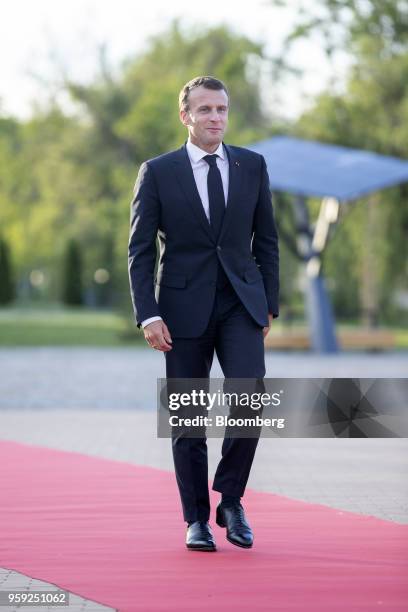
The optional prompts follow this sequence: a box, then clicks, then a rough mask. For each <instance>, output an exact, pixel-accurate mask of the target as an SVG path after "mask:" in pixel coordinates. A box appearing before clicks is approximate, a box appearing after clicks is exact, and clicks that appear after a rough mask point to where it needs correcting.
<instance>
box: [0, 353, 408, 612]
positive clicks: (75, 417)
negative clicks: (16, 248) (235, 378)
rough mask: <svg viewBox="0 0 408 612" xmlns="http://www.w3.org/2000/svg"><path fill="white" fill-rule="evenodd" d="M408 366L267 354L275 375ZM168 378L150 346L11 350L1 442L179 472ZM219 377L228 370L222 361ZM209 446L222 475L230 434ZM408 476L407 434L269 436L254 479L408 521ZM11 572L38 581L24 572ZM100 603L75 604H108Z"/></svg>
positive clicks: (402, 358)
mask: <svg viewBox="0 0 408 612" xmlns="http://www.w3.org/2000/svg"><path fill="white" fill-rule="evenodd" d="M407 372H408V354H391V355H388V356H385V355H373V356H367V355H364V354H343V355H339V356H330V357H327V356H325V357H317V356H313V355H309V354H307V353H304V354H301V353H297V354H290V353H287V354H276V353H268V354H267V376H268V377H271V378H272V377H303V378H307V377H350V378H351V377H352V378H356V377H359V378H366V377H369V378H371V377H390V378H399V377H406V374H407ZM163 376H164V359H163V356H162V355H161V354H159V353H157V352H154V351H150V350H149V349H66V348H64V349H62V348H57V349H55V348H52V349H10V350H8V349H2V350H0V439H3V440H15V441H20V442H23V443H28V444H36V445H42V446H47V447H50V448H56V449H65V450H70V451H75V452H80V453H86V454H91V455H96V456H101V457H107V458H111V459H115V460H119V461H128V462H131V463H136V464H143V465H149V466H152V467H158V468H162V469H167V470H173V464H172V456H171V448H170V440H168V439H158V438H157V436H156V412H155V408H156V379H157V377H163ZM212 376H213V377H220V376H222V374H221V370H220V369H219V365H218V363H215V364H214V367H213V371H212ZM208 447H209V475H210V477H212V476H213V474H214V472H215V468H216V465H217V462H218V459H219V457H220V447H221V440H219V439H218V440H217V439H210V440H208ZM407 473H408V440H405V439H385V438H384V439H353V440H350V439H340V438H339V439H333V438H330V439H271V438H262V439H261V440H260V443H259V447H258V451H257V454H256V457H255V462H254V465H253V469H252V472H251V476H250V480H249V483H248V486H250V487H252V488H253V489H256V490H260V491H267V492H271V493H277V494H280V495H286V496H288V497H291V498H295V499H301V500H304V501H310V502H315V503H322V504H326V505H328V506H331V507H334V508H338V509H344V510H351V511H353V512H358V513H362V514H367V515H374V516H377V517H380V518H383V519H387V520H392V521H397V522H399V523H405V524H408V479H407V477H406V476H407ZM174 494H175V495H178V493H177V489H176V483H175V485H174ZM180 520H182V519H181V518H180ZM4 576H5V573H4V571H3V573H0V578H1V577H3V578H4ZM19 576H20V577H19ZM8 579H9V580H11V579H12V580H14V581H15V584H16V585H18V584H20V585H22V588H30V589H31V590H32V588H33V587H32V586H29V587H27V577H24V576H23V577H21V575H17V574H16V573H13V574H12V575H11V574H10V573H8ZM0 588H2V589H3V590H4V588H5V587H4V585H3V586H1V583H0ZM91 604H92V606H94V605H95V604H93V603H92V602H91V603H89V604H86V606H85V607H82V608H81V607H75V608H71V607H70V608H69V609H75V610H80V609H82V610H89V611H91V610H92V611H93V610H95V611H96V610H99V609H101V610H102V609H103V608H102V607H99V608H98V607H89V606H91ZM75 605H76V606H77V605H78V606H79V605H80V604H79V603H78V602H75ZM81 605H83V606H84V605H85V604H84V602H82V604H81ZM2 609H4V610H6V608H2ZM37 609H38V608H37ZM44 609H45V608H44ZM10 610H14V608H10Z"/></svg>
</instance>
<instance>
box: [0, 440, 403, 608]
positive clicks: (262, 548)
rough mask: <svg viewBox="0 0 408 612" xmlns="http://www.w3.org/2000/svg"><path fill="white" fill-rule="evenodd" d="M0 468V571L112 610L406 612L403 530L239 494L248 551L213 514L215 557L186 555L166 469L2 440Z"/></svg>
mask: <svg viewBox="0 0 408 612" xmlns="http://www.w3.org/2000/svg"><path fill="white" fill-rule="evenodd" d="M0 470H1V471H0V492H1V493H0V494H1V510H0V567H5V568H9V569H14V570H16V571H18V572H21V573H23V574H27V575H29V576H32V577H34V578H37V579H41V580H45V581H48V582H50V583H53V584H56V585H58V586H59V587H61V588H66V589H68V590H70V591H71V592H74V593H77V594H78V595H81V596H83V597H86V598H89V599H92V600H94V601H98V602H100V603H103V604H105V605H107V606H110V607H112V608H116V609H118V610H120V612H132V611H134V610H143V611H144V612H147V611H151V610H155V611H158V610H160V611H162V610H190V609H193V610H206V611H207V612H211V611H214V612H218V611H219V610H225V611H229V610H235V611H236V610H239V611H244V610H245V611H246V612H247V610H248V609H253V610H269V611H270V610H277V611H279V612H280V611H284V610H299V611H300V610H302V611H303V612H305V611H313V612H319V611H324V612H327V611H328V610H330V611H333V610H336V611H341V612H344V611H345V610H352V611H355V610H356V611H357V610H358V611H360V610H361V611H363V610H367V611H370V612H372V611H373V610H383V611H384V612H385V611H386V612H391V611H394V610H401V611H402V610H407V607H408V603H407V602H408V581H407V576H408V526H406V525H398V524H394V523H392V522H387V521H382V520H380V519H376V518H373V517H365V516H361V515H357V514H353V513H350V512H343V513H341V512H339V511H337V510H333V509H331V508H328V507H325V506H322V505H318V504H308V503H304V502H299V501H294V500H291V499H288V498H285V497H281V496H279V495H273V494H269V493H256V492H253V491H249V490H248V491H247V494H246V496H245V508H246V509H247V515H248V517H249V519H250V522H251V525H252V527H253V529H254V534H255V544H254V548H253V549H252V550H243V549H240V548H237V547H234V546H232V545H231V544H229V543H228V542H227V541H226V540H225V538H224V533H225V530H223V529H220V528H218V527H217V526H216V525H215V521H214V520H213V516H214V512H213V514H212V517H211V519H212V521H211V524H212V525H213V531H214V534H215V536H216V539H217V545H218V552H216V553H198V552H191V551H187V550H186V549H185V547H184V537H185V524H184V523H183V521H182V520H181V508H180V504H179V499H178V492H177V488H176V482H175V477H174V474H172V473H170V472H166V471H162V470H157V469H153V468H146V467H138V466H133V465H130V464H127V463H121V462H116V461H109V460H104V459H99V458H95V457H88V456H85V455H81V454H76V453H69V452H60V451H55V450H49V449H45V448H38V447H32V446H26V445H23V444H18V443H14V442H0ZM217 501H218V494H214V497H213V498H212V503H214V504H215V503H216V502H217ZM213 508H214V509H215V505H214V506H213ZM164 519H166V522H164ZM168 525H170V527H171V528H170V529H169V528H168Z"/></svg>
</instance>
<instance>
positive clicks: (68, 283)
mask: <svg viewBox="0 0 408 612" xmlns="http://www.w3.org/2000/svg"><path fill="white" fill-rule="evenodd" d="M62 300H63V302H64V303H65V304H68V305H71V306H79V305H81V304H83V288H82V257H81V252H80V248H79V245H78V243H77V242H76V240H74V239H71V240H69V241H68V243H67V246H66V252H65V257H64V266H63V293H62Z"/></svg>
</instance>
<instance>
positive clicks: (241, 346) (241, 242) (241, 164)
mask: <svg viewBox="0 0 408 612" xmlns="http://www.w3.org/2000/svg"><path fill="white" fill-rule="evenodd" d="M179 107H180V119H181V121H182V123H183V124H184V125H185V126H186V127H187V129H188V132H189V136H188V141H187V142H186V143H185V144H184V145H183V146H182V147H181V148H180V149H177V150H176V151H171V152H170V153H166V154H164V155H160V156H159V157H156V158H154V159H151V160H148V161H146V162H144V163H143V164H142V166H141V167H140V170H139V174H138V177H137V180H136V184H135V190H134V198H133V201H132V205H131V230H130V240H129V278H130V285H131V295H132V302H133V307H134V312H135V318H136V322H137V325H138V327H140V326H142V327H143V330H144V335H145V338H146V341H147V342H148V344H149V345H150V346H151V347H152V348H153V349H156V350H159V351H163V352H164V355H165V360H166V377H167V379H173V378H184V379H197V378H198V379H208V377H209V375H210V369H211V365H212V360H213V355H214V350H215V351H216V353H217V357H218V359H219V362H220V365H221V368H222V370H223V373H224V376H225V377H226V378H227V377H228V378H255V379H262V378H263V377H264V376H265V353H264V342H263V341H264V337H265V336H266V334H267V333H268V331H269V328H270V325H271V321H272V319H273V318H276V317H277V316H278V313H279V309H278V291H279V253H278V237H277V232H276V227H275V222H274V217H273V210H272V203H271V194H270V188H269V178H268V173H267V169H266V164H265V160H264V158H263V157H262V156H261V155H258V154H257V153H254V152H251V151H249V150H247V149H244V148H241V147H235V146H230V145H225V144H224V143H223V137H224V133H225V130H226V127H227V122H228V110H229V95H228V91H227V88H226V86H225V85H224V84H223V83H222V82H221V81H219V80H218V79H215V78H213V77H207V76H204V77H197V78H195V79H193V80H192V81H190V82H188V83H187V84H186V85H185V86H184V87H183V89H182V90H181V92H180V98H179ZM157 237H158V241H159V246H160V256H159V261H158V267H157V272H156V278H155V273H154V271H155V264H156V238H157ZM257 443H258V438H257V437H255V438H224V441H223V446H222V458H221V460H220V462H219V465H218V468H217V471H216V474H215V477H214V483H213V490H215V491H219V492H220V493H221V494H222V498H221V502H220V504H219V506H218V507H217V513H216V521H217V523H218V524H219V525H220V526H222V527H226V529H227V539H228V540H229V541H230V542H231V543H233V544H236V545H237V546H241V547H244V548H250V547H251V546H252V543H253V534H252V530H251V528H250V526H249V524H248V521H247V520H246V517H245V513H244V509H243V506H242V504H241V497H242V496H243V495H244V491H245V487H246V483H247V480H248V477H249V473H250V469H251V465H252V462H253V459H254V455H255V450H256V446H257ZM172 450H173V458H174V465H175V472H176V479H177V484H178V487H179V492H180V496H181V503H182V508H183V516H184V520H185V521H186V522H187V523H188V527H187V535H186V545H187V548H189V549H193V550H206V551H211V550H216V546H215V541H214V537H213V534H212V531H211V528H210V525H209V523H208V520H209V516H210V501H209V491H208V464H207V443H206V437H205V434H204V435H203V436H202V437H195V438H191V437H190V438H189V437H184V436H172Z"/></svg>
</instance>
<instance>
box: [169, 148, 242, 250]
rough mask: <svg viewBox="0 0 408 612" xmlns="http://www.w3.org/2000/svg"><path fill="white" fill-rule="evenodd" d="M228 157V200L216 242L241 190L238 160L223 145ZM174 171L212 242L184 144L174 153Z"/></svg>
mask: <svg viewBox="0 0 408 612" xmlns="http://www.w3.org/2000/svg"><path fill="white" fill-rule="evenodd" d="M224 147H225V150H226V151H227V155H228V163H229V178H228V199H227V207H226V210H225V216H224V220H223V223H222V227H221V232H220V235H219V238H218V242H220V241H221V239H222V237H223V235H224V234H225V232H226V230H227V228H228V225H229V224H230V223H231V219H232V218H233V216H234V208H235V206H237V204H236V202H237V200H238V195H239V192H240V189H241V176H242V170H241V167H240V160H239V157H238V155H237V154H236V153H235V151H234V150H233V149H232V148H231V147H229V146H228V145H224ZM173 161H174V165H175V171H176V175H177V178H178V181H179V183H180V186H181V188H182V190H183V191H184V194H185V196H186V198H187V201H188V202H189V203H190V204H191V208H192V210H193V212H194V214H195V215H196V217H197V219H198V220H199V222H200V223H201V225H202V227H203V228H204V230H205V231H206V232H207V234H208V236H209V237H210V238H211V241H212V242H214V241H215V238H214V235H213V233H212V230H211V226H210V224H209V222H208V219H207V217H206V214H205V212H204V207H203V204H202V202H201V198H200V194H199V193H198V189H197V185H196V182H195V178H194V173H193V169H192V167H191V163H190V160H189V157H188V153H187V149H186V146H185V144H184V145H183V146H182V147H180V149H178V151H176V155H175V158H174V160H173Z"/></svg>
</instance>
